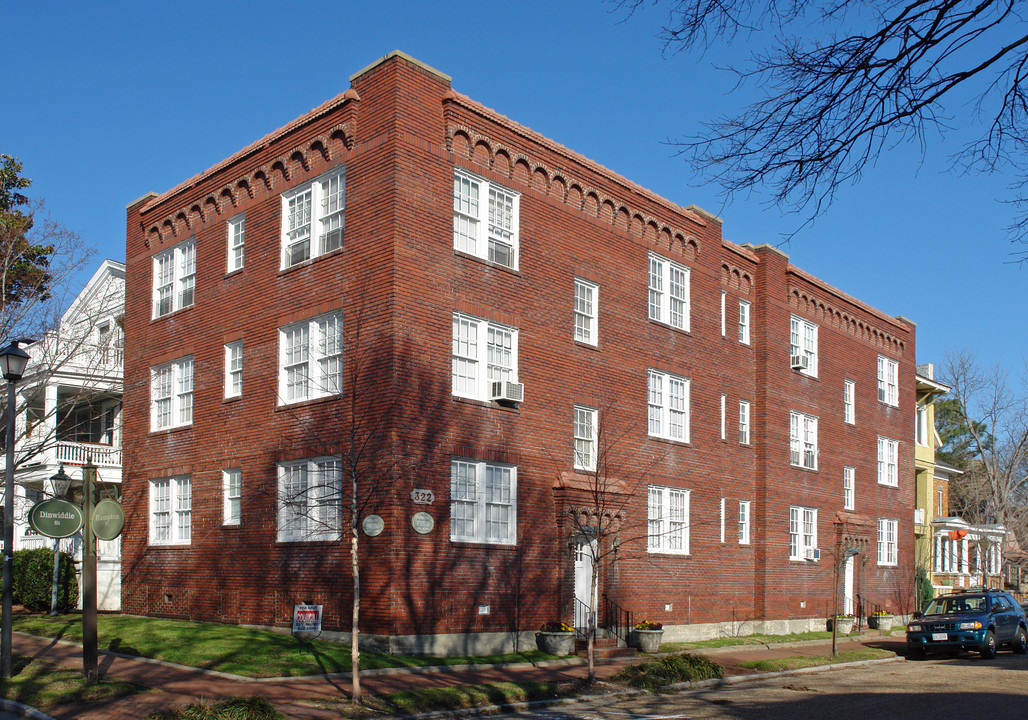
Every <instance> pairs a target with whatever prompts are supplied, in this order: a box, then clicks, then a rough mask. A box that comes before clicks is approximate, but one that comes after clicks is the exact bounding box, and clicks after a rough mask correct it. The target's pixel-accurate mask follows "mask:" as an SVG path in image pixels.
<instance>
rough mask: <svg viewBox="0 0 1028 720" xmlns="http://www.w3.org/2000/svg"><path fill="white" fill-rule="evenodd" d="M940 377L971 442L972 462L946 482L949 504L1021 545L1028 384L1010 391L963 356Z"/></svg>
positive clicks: (1026, 490)
mask: <svg viewBox="0 0 1028 720" xmlns="http://www.w3.org/2000/svg"><path fill="white" fill-rule="evenodd" d="M943 375H944V378H945V380H944V382H946V384H948V385H949V386H950V387H951V388H952V390H951V395H952V397H953V398H954V399H955V400H956V402H957V404H958V408H959V412H958V417H959V419H960V420H961V421H962V424H963V429H964V431H965V432H966V434H967V436H968V437H969V438H970V447H969V452H970V455H971V459H970V462H969V463H968V466H967V470H966V472H965V473H964V475H962V476H960V477H959V478H956V479H955V480H953V481H951V486H950V487H951V491H950V497H951V503H952V504H954V505H956V510H957V511H958V512H959V513H960V514H961V516H963V517H964V518H965V519H966V520H968V521H969V522H972V523H996V524H999V525H1002V526H1004V527H1005V528H1006V529H1007V530H1008V531H1012V532H1014V533H1015V535H1016V536H1017V537H1018V538H1019V540H1020V541H1021V542H1024V541H1025V540H1028V381H1023V382H1022V385H1021V387H1020V388H1019V389H1016V388H1013V387H1011V385H1010V383H1009V379H1008V375H1007V373H1006V372H1005V371H1004V370H1003V369H1001V368H1000V367H999V366H996V367H993V368H991V369H984V368H982V367H981V366H980V365H979V364H978V362H977V360H976V359H975V357H974V356H973V355H972V354H970V353H967V352H963V353H955V354H952V355H950V356H948V357H947V359H946V363H945V367H944V369H943ZM1026 380H1028V379H1026ZM954 501H955V502H954ZM983 565H984V563H983ZM983 577H984V569H983Z"/></svg>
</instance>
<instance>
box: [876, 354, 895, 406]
mask: <svg viewBox="0 0 1028 720" xmlns="http://www.w3.org/2000/svg"><path fill="white" fill-rule="evenodd" d="M898 378H899V363H898V362H896V361H895V360H890V359H889V358H887V357H885V356H884V355H879V356H878V402H883V403H885V404H886V405H892V406H893V407H899V380H898Z"/></svg>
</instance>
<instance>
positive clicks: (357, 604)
mask: <svg viewBox="0 0 1028 720" xmlns="http://www.w3.org/2000/svg"><path fill="white" fill-rule="evenodd" d="M357 537H358V536H357V526H356V525H354V526H353V534H352V536H351V537H350V562H351V565H352V570H353V618H352V623H351V625H350V665H351V670H352V672H353V700H354V702H356V701H357V700H359V699H360V696H361V654H360V650H359V649H358V648H359V645H358V642H357V636H358V630H357V625H358V621H359V619H360V611H361V569H360V563H358V562H357Z"/></svg>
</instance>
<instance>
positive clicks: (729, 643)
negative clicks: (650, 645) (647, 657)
mask: <svg viewBox="0 0 1028 720" xmlns="http://www.w3.org/2000/svg"><path fill="white" fill-rule="evenodd" d="M839 637H846V636H845V635H839ZM831 639H832V633H831V632H825V631H823V630H816V631H811V632H803V633H793V634H791V635H764V634H761V633H758V634H755V635H740V636H737V637H721V638H713V639H711V640H697V641H695V642H672V643H661V646H660V651H661V652H679V651H681V650H696V649H698V648H717V647H733V646H736V645H768V644H770V643H783V642H800V641H802V640H831Z"/></svg>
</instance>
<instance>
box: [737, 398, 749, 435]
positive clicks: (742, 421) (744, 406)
mask: <svg viewBox="0 0 1028 720" xmlns="http://www.w3.org/2000/svg"><path fill="white" fill-rule="evenodd" d="M739 444H740V445H749V444H750V403H749V400H740V401H739Z"/></svg>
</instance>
